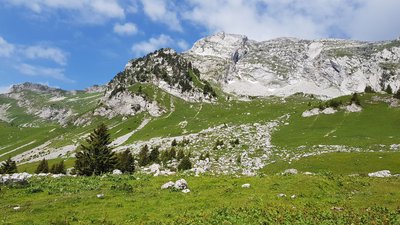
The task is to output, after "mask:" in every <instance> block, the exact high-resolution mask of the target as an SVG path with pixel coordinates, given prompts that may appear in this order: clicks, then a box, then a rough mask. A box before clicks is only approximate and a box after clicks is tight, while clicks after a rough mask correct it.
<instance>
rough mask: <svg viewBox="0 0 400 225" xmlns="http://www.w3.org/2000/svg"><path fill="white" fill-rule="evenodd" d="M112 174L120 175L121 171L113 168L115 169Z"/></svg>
mask: <svg viewBox="0 0 400 225" xmlns="http://www.w3.org/2000/svg"><path fill="white" fill-rule="evenodd" d="M112 174H113V175H122V171H121V170H119V169H115V170H113V171H112Z"/></svg>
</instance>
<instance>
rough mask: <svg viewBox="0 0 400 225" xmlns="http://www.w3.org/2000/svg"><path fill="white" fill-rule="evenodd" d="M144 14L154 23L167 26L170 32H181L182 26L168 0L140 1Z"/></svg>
mask: <svg viewBox="0 0 400 225" xmlns="http://www.w3.org/2000/svg"><path fill="white" fill-rule="evenodd" d="M141 2H142V4H143V10H144V13H145V14H146V15H147V16H148V17H150V19H151V20H152V21H154V22H160V23H163V24H165V25H167V26H168V27H169V28H170V29H171V30H175V31H182V30H183V28H182V25H181V22H180V20H179V19H178V16H177V12H176V11H175V9H176V6H175V4H174V3H173V1H168V0H151V1H149V0H141Z"/></svg>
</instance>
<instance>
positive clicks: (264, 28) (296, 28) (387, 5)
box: [182, 0, 400, 40]
mask: <svg viewBox="0 0 400 225" xmlns="http://www.w3.org/2000/svg"><path fill="white" fill-rule="evenodd" d="M186 3H187V6H186V7H187V8H186V9H185V10H183V13H182V16H183V18H184V19H185V20H188V21H191V22H193V23H195V24H197V25H201V26H203V27H205V28H206V29H207V31H208V32H209V33H214V32H218V31H225V32H229V33H239V34H245V35H248V36H249V37H250V38H252V39H256V40H267V39H271V38H276V37H283V36H292V37H298V38H307V39H315V38H327V37H341V38H353V39H362V40H381V39H393V38H394V37H396V36H397V35H399V30H400V29H399V28H400V24H399V23H396V21H400V14H399V13H397V11H398V10H397V9H399V8H400V1H397V0H385V1H376V0H329V1H328V0H313V1H298V0H285V1H276V0H230V1H228V0H186Z"/></svg>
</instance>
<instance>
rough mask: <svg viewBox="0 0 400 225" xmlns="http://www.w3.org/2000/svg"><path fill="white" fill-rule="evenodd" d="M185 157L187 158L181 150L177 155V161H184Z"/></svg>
mask: <svg viewBox="0 0 400 225" xmlns="http://www.w3.org/2000/svg"><path fill="white" fill-rule="evenodd" d="M183 157H185V153H184V152H183V150H182V149H179V151H178V154H177V155H176V159H177V160H181V159H183Z"/></svg>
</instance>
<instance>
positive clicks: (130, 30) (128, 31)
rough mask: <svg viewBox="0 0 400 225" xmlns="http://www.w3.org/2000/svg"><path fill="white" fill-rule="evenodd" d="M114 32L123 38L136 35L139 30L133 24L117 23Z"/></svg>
mask: <svg viewBox="0 0 400 225" xmlns="http://www.w3.org/2000/svg"><path fill="white" fill-rule="evenodd" d="M114 32H115V33H117V34H119V35H121V36H123V35H134V34H136V33H137V32H138V29H137V27H136V25H135V24H133V23H125V24H120V23H117V24H115V25H114Z"/></svg>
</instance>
